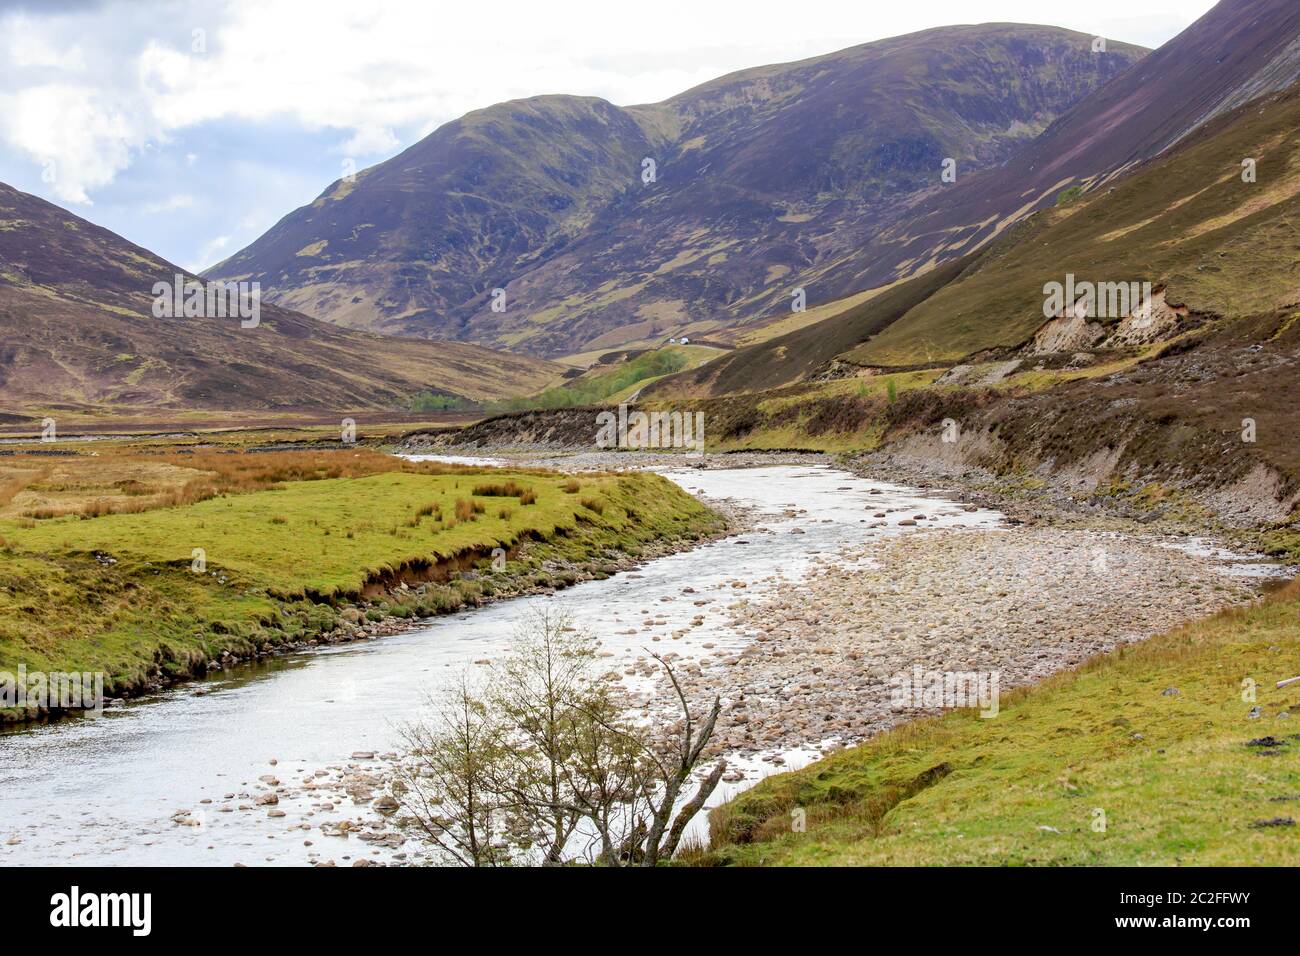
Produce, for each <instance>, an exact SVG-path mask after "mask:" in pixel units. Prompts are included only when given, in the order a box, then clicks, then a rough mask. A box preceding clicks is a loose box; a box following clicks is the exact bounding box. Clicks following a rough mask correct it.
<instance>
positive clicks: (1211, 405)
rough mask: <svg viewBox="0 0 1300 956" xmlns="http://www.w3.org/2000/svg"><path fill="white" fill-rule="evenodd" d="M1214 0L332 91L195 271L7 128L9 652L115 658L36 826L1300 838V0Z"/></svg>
mask: <svg viewBox="0 0 1300 956" xmlns="http://www.w3.org/2000/svg"><path fill="white" fill-rule="evenodd" d="M3 16H4V13H3V11H0V18H3ZM362 19H364V18H362ZM1186 19H1187V22H1185V23H1183V24H1182V27H1180V30H1179V31H1170V32H1169V33H1168V35H1167V36H1166V38H1165V39H1164V42H1162V43H1161V45H1159V46H1158V47H1157V48H1155V49H1147V48H1146V47H1144V46H1141V45H1138V44H1135V43H1126V42H1121V41H1120V40H1118V39H1113V38H1108V37H1105V36H1094V35H1092V34H1091V33H1087V32H1079V31H1076V30H1071V29H1064V28H1061V27H1056V26H1042V25H1032V24H1019V23H1002V22H990V23H982V24H975V25H949V26H939V27H933V28H927V29H921V30H918V31H915V32H911V33H907V34H904V35H901V36H895V37H889V38H885V39H875V40H872V41H871V42H867V43H859V44H857V45H854V46H848V47H845V48H843V49H839V50H838V51H835V52H830V53H821V54H819V55H815V56H805V57H803V58H801V59H792V60H790V61H789V62H781V63H772V64H769V65H762V66H752V67H749V68H746V69H742V70H740V71H737V72H731V73H726V74H725V75H719V74H720V73H722V70H717V71H715V72H713V73H710V74H708V75H709V76H713V77H715V78H713V79H706V80H705V81H704V82H698V79H699V76H697V75H696V73H693V72H690V71H687V70H682V71H680V74H679V73H677V72H673V73H670V74H669V75H670V76H671V77H673V78H678V77H679V75H680V76H683V77H693V79H691V80H689V81H683V82H681V83H680V84H678V85H676V86H674V87H672V88H673V89H678V90H683V89H684V92H679V93H676V94H674V95H671V96H667V97H666V98H662V99H659V100H657V101H655V102H650V103H644V104H639V105H637V104H633V105H617V103H616V102H614V101H613V100H612V99H610V98H606V97H605V96H603V95H602V96H596V95H577V94H569V93H564V92H554V91H552V92H542V94H541V95H530V96H526V97H523V98H511V99H505V100H503V101H501V102H496V103H495V105H487V106H481V107H480V108H475V109H472V110H469V111H468V112H463V113H462V112H461V109H463V108H461V109H458V110H457V112H456V114H455V115H456V117H457V118H453V119H450V120H446V118H445V117H444V116H441V114H438V116H439V117H441V118H440V119H438V121H437V122H435V121H434V120H435V117H434V116H423V117H421V118H420V122H419V123H418V124H414V125H406V126H401V127H398V126H394V127H393V128H394V129H399V128H400V129H401V130H402V131H403V134H404V138H402V139H400V140H399V138H398V137H396V136H394V135H393V133H392V132H391V131H390V129H389V125H388V124H387V121H385V122H379V123H376V124H369V125H365V126H364V128H363V127H362V126H355V127H352V126H348V125H347V124H342V120H340V121H339V122H340V123H341V124H342V125H339V126H337V127H335V126H334V125H332V121H327V120H324V119H319V118H318V119H313V120H312V121H311V122H309V123H306V124H305V126H304V129H306V130H307V131H308V132H309V133H311V134H312V135H316V134H320V129H321V128H322V127H323V128H326V129H329V130H331V131H333V132H337V131H338V130H341V129H344V128H345V127H346V128H348V129H351V130H352V135H353V139H352V140H350V141H349V144H348V145H335V146H332V147H330V149H331V150H334V151H331V152H329V154H328V155H329V162H328V163H327V164H325V165H324V166H323V167H321V168H325V169H327V170H332V169H334V167H335V162H334V161H335V159H336V158H342V160H343V164H342V168H344V169H345V170H347V171H346V172H345V174H344V175H343V176H342V177H341V178H338V179H336V180H335V181H333V182H330V183H329V184H328V185H327V186H326V187H325V188H324V189H323V191H321V192H320V193H319V195H318V196H317V198H316V199H315V200H314V201H312V202H310V203H307V204H306V205H300V206H298V207H297V208H293V207H294V206H295V205H296V204H298V203H300V202H301V201H302V197H303V195H309V194H304V193H302V192H301V191H299V192H298V193H296V194H295V193H293V192H292V191H291V190H289V188H288V187H287V186H286V187H285V196H290V195H296V196H297V198H295V199H293V200H292V201H289V200H287V199H286V200H285V201H284V203H283V204H282V208H280V209H278V210H277V211H276V216H279V217H280V218H278V219H274V218H273V217H272V218H266V219H264V220H260V221H259V223H260V224H259V225H258V226H257V230H258V231H260V232H261V234H260V235H259V236H257V237H256V238H255V239H253V241H251V242H250V243H248V244H247V245H245V246H244V248H242V249H241V248H238V244H236V243H233V242H230V238H229V236H225V237H222V239H223V241H222V242H219V243H216V244H212V245H210V246H208V247H205V248H211V249H221V250H222V251H221V253H220V254H221V255H222V256H225V258H224V259H223V260H222V261H220V262H217V263H215V264H212V265H211V266H209V267H207V268H205V269H203V270H202V272H199V271H189V270H186V269H183V268H181V267H179V266H176V265H174V264H173V263H172V262H171V261H169V259H168V258H164V257H163V256H162V255H159V254H156V253H154V252H152V251H150V250H148V249H145V248H143V247H142V246H139V245H136V244H135V243H134V242H132V241H131V240H129V239H127V238H125V236H124V235H119V234H117V233H115V232H113V231H110V230H109V229H107V228H104V227H102V226H99V225H96V224H94V223H93V222H92V221H91V219H90V218H84V217H82V216H80V215H77V214H75V213H73V212H70V211H68V210H66V209H64V208H62V207H61V206H60V205H56V204H55V203H54V202H51V201H49V200H48V199H46V198H42V197H41V196H37V195H35V194H33V193H29V192H25V191H23V190H21V189H18V188H14V187H11V186H8V185H4V184H0V340H2V341H0V691H4V690H5V688H6V686H7V685H6V684H5V683H4V680H5V677H6V675H13V674H16V673H22V674H24V675H27V674H39V675H41V679H42V680H44V676H45V675H47V674H48V675H67V674H74V675H90V676H93V677H94V678H95V679H96V680H97V681H98V682H99V684H98V687H99V689H100V691H102V694H101V696H100V698H99V699H98V704H99V705H100V706H99V707H98V708H97V709H96V710H95V712H91V713H86V712H85V711H86V710H87V709H86V708H82V707H80V706H74V705H64V706H61V705H60V704H59V703H58V702H57V701H54V702H51V701H49V700H47V699H38V700H36V701H25V702H17V703H15V702H14V701H13V700H11V699H9V698H7V697H4V696H0V778H3V779H5V780H7V781H11V784H10V785H8V786H7V787H6V788H5V791H4V792H0V810H2V811H3V812H0V866H14V867H17V866H26V865H32V864H38V863H45V862H49V861H58V862H72V863H76V864H79V865H86V866H128V867H135V866H145V865H164V866H184V867H189V866H201V865H202V866H224V867H236V866H237V867H241V868H242V867H246V866H254V865H270V866H304V865H306V866H360V867H366V866H375V865H382V866H395V867H396V866H446V865H448V864H451V863H460V864H464V865H474V866H498V865H500V866H505V865H523V866H529V867H533V866H544V867H551V866H580V865H601V866H634V865H647V866H664V865H667V866H685V867H708V868H727V867H740V866H873V867H874V866H911V867H919V866H927V867H930V866H933V867H958V866H970V867H977V866H978V867H989V866H1022V865H1026V866H1028V865H1032V866H1099V867H1100V866H1105V867H1134V868H1137V867H1175V866H1223V867H1248V866H1293V865H1295V864H1296V862H1297V861H1300V845H1298V844H1297V843H1296V835H1295V834H1296V830H1295V803H1296V801H1297V799H1300V797H1298V796H1297V794H1296V789H1297V787H1296V780H1297V779H1300V777H1298V776H1297V774H1298V773H1300V771H1297V768H1296V760H1297V759H1300V757H1297V751H1296V744H1297V740H1300V735H1297V734H1293V733H1291V732H1290V730H1291V727H1290V723H1291V722H1292V721H1293V716H1294V715H1295V713H1296V712H1297V708H1300V698H1298V697H1297V694H1298V693H1300V691H1298V690H1297V688H1300V684H1298V683H1296V681H1297V680H1300V678H1297V677H1296V675H1297V673H1300V665H1297V664H1296V661H1297V660H1300V582H1298V579H1297V574H1298V573H1300V441H1298V440H1297V436H1300V133H1298V132H1297V131H1300V5H1297V4H1296V3H1295V2H1294V0H1221V2H1219V3H1217V4H1215V5H1214V6H1213V7H1212V8H1211V9H1209V11H1208V12H1206V13H1205V14H1204V15H1203V16H1201V17H1200V18H1199V19H1196V20H1195V21H1192V18H1191V17H1190V16H1188V17H1187V18H1186ZM351 28H353V29H356V30H357V31H358V32H364V30H365V29H367V27H366V25H365V24H364V23H362V22H360V21H358V22H357V23H355V24H352V26H351ZM322 29H323V28H322ZM819 42H821V41H819ZM844 42H849V41H844ZM828 48H829V47H827V46H824V45H823V46H820V47H818V49H822V50H825V49H828ZM809 49H812V48H811V47H810V48H809ZM516 55H518V54H516ZM691 55H695V54H691ZM682 56H683V57H686V54H685V53H683V54H682ZM800 56H802V54H800ZM598 59H599V63H600V64H601V65H600V66H599V69H614V67H613V66H610V65H609V64H613V63H618V64H621V65H619V66H618V69H621V70H633V68H632V67H630V66H627V65H626V64H622V61H621V60H620V57H619V55H617V54H614V53H609V55H608V56H607V57H602V58H598ZM651 59H653V58H651ZM606 60H608V63H607V62H606ZM583 62H584V63H585V64H586V66H584V69H586V68H587V67H591V68H592V69H597V68H596V67H594V66H592V65H591V64H594V63H596V62H597V61H596V60H592V61H590V62H587V61H583ZM628 62H630V63H634V64H635V63H638V62H640V61H637V60H636V59H635V58H631V59H629V61H628ZM647 62H650V60H647ZM655 62H657V61H655ZM683 62H686V60H685V59H684V60H683ZM710 62H711V61H710ZM755 62H758V61H755ZM408 66H409V65H408ZM674 68H675V67H674ZM322 69H323V70H324V71H325V72H328V70H325V68H324V67H323V68H322ZM646 69H649V67H646ZM633 72H635V70H633ZM183 74H184V71H183V70H177V71H175V73H174V74H169V75H170V76H171V78H172V81H174V82H179V80H178V79H177V77H181V76H182V75H183ZM416 75H418V71H417V72H416V73H412V74H411V76H416ZM572 75H577V76H582V75H585V74H583V73H582V72H581V71H579V72H578V73H577V74H572V73H570V74H566V73H564V72H563V71H560V70H556V72H555V74H554V79H552V78H551V74H550V73H549V72H548V73H547V74H546V76H547V85H546V86H544V87H537V76H535V75H534V76H528V77H526V79H525V80H523V81H521V82H524V83H525V85H527V88H528V89H530V90H533V91H534V92H537V91H538V90H548V89H550V86H549V84H550V83H551V82H555V83H557V84H558V83H560V82H561V81H562V80H563V79H565V78H566V77H568V76H572ZM409 80H410V77H409V76H407V75H406V74H405V73H403V71H402V70H398V69H395V70H394V72H393V74H392V76H390V77H387V81H386V82H388V83H391V86H392V90H393V96H394V97H395V98H400V97H399V93H398V91H401V90H406V89H408V85H409ZM352 82H356V83H361V81H360V80H359V79H358V78H356V77H351V78H349V79H348V81H347V82H346V83H342V84H341V86H340V89H343V88H348V87H349V84H350V83H352ZM690 84H694V85H690ZM661 85H662V84H661ZM687 87H689V88H687ZM358 88H359V87H358ZM488 88H492V89H495V87H490V85H485V87H484V89H488ZM508 88H509V89H514V87H508ZM577 88H579V89H582V88H583V87H582V86H581V85H579V87H577ZM631 88H636V87H631ZM665 88H666V87H665ZM476 89H477V88H476ZM336 92H337V91H336ZM371 93H372V96H374V98H375V102H374V103H373V104H371V105H370V106H369V107H368V110H369V111H372V112H373V115H375V116H382V115H387V114H386V113H385V110H387V109H389V108H390V107H392V104H391V103H390V102H389V101H388V100H387V99H386V95H379V92H378V91H377V89H372V90H371ZM303 95H304V96H305V95H306V91H305V90H304V91H303ZM478 95H479V94H478V93H477V92H476V93H475V96H478ZM509 95H510V96H514V93H510V94H509ZM659 95H662V91H661V93H660V94H659ZM344 99H346V98H344ZM615 99H617V98H615ZM340 101H341V102H342V99H341V100H340ZM455 102H457V103H459V102H460V101H459V100H456V101H455ZM483 102H486V103H492V102H493V100H491V99H486V100H483ZM444 108H445V107H444V106H442V105H440V106H439V109H444ZM367 115H370V113H368V114H367ZM231 122H232V123H234V121H233V120H231ZM241 122H242V120H241ZM262 122H264V121H263V120H259V121H258V124H260V123H262ZM265 122H268V123H269V121H265ZM275 122H276V123H278V122H279V120H276V121H275ZM258 124H254V125H255V126H256V127H257V128H258V129H262V127H261V126H260V125H258ZM2 127H3V124H0V138H3V135H4V129H3V128H2ZM413 130H418V133H413V132H412V131H413ZM263 132H265V130H263ZM299 132H302V131H299ZM333 132H330V134H329V135H331V136H332V135H333ZM303 135H306V133H304V134H303ZM321 135H324V134H321ZM389 140H391V141H392V142H391V144H390V145H388V146H387V147H382V148H381V147H378V146H377V147H375V149H376V150H377V152H374V153H364V155H371V156H382V157H383V158H381V159H379V160H378V161H375V162H373V163H372V164H371V165H369V166H365V164H362V167H363V168H355V167H356V166H357V164H356V163H355V162H354V159H353V157H352V156H351V154H350V152H348V150H350V149H351V147H352V146H355V145H357V144H358V143H363V142H365V141H371V142H374V143H380V144H382V143H387V142H388V141H389ZM277 142H278V141H277ZM286 142H288V140H286ZM157 146H158V148H159V149H164V147H167V146H168V143H167V142H166V137H160V138H159V139H158V143H157ZM150 148H151V149H152V148H154V147H153V145H152V144H151V146H150ZM268 148H269V149H271V151H272V152H274V150H275V149H284V150H285V154H284V155H285V156H287V155H288V151H289V149H290V147H287V146H282V145H275V146H272V147H268ZM142 150H143V148H142ZM338 150H343V152H341V153H338V155H337V156H336V151H338ZM164 151H165V150H164ZM193 155H194V156H195V157H196V158H195V160H194V161H195V162H197V161H198V154H197V153H196V154H193ZM172 161H173V162H175V157H173V158H172ZM277 161H280V162H285V163H288V160H287V159H285V158H284V156H281V157H280V158H279V160H277ZM128 165H129V164H128ZM195 175H196V176H197V174H195ZM312 175H313V176H315V175H316V173H313V174H312ZM330 175H331V176H333V175H334V173H332V172H331V173H330ZM5 178H8V176H7V175H6V176H5ZM195 181H196V182H197V179H196V180H195ZM323 181H325V178H324V177H319V178H314V179H310V182H311V183H312V184H313V185H312V187H311V188H312V192H313V193H314V192H315V190H317V189H319V188H320V187H319V183H320V182H323ZM287 182H288V180H287V179H286V183H287ZM155 198H156V197H155ZM74 205H78V204H76V203H74ZM87 205H88V204H87ZM81 211H82V212H84V213H86V214H87V216H90V215H91V210H90V209H89V208H83V209H82V210H81ZM96 214H97V213H96ZM248 221H249V222H252V221H253V220H252V219H250V220H248ZM272 221H274V225H272V226H270V228H269V229H268V228H266V227H265V224H266V223H267V222H272ZM246 241H247V238H244V239H241V240H240V242H241V243H243V242H246ZM227 243H229V244H227ZM232 250H237V251H233V252H232ZM212 257H213V258H215V257H216V253H213V254H212ZM185 261H189V260H185ZM157 290H161V292H159V291H157ZM196 290H204V292H205V294H204V295H199V294H198V292H197V291H196ZM227 294H229V295H231V296H233V297H234V298H233V299H232V301H231V302H228V303H227V302H225V301H224V300H223V299H222V296H224V295H227ZM160 296H161V297H162V298H161V299H160ZM214 302H220V303H221V304H222V306H223V307H222V308H220V309H210V308H209V303H214ZM530 654H531V655H532V657H529V656H528V655H530ZM11 683H12V682H11ZM51 686H52V685H51ZM13 781H20V782H21V784H20V785H18V786H14V785H13V783H12V782H13ZM485 808H486V809H485ZM611 832H614V833H616V837H611V835H610V834H611ZM1131 888H1133V887H1130V889H1131Z"/></svg>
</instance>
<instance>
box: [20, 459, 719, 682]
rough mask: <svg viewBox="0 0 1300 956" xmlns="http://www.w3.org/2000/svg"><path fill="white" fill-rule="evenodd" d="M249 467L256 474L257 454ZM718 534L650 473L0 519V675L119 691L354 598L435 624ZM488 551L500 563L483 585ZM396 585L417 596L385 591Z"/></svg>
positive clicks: (241, 497)
mask: <svg viewBox="0 0 1300 956" xmlns="http://www.w3.org/2000/svg"><path fill="white" fill-rule="evenodd" d="M255 457H256V458H257V459H258V461H257V462H256V464H257V465H258V466H262V465H263V459H270V458H272V457H273V456H270V455H261V456H255ZM132 464H133V465H134V466H135V467H136V468H137V469H141V468H142V467H143V466H142V465H140V464H139V463H134V462H133V463H132ZM717 526H718V519H717V518H716V516H715V515H713V514H712V512H710V511H708V510H707V509H706V508H704V507H703V506H702V505H700V504H699V503H697V502H696V501H695V500H694V499H693V498H691V497H690V496H689V495H687V494H686V493H685V492H683V491H681V490H680V489H679V488H677V486H675V485H673V484H672V483H670V482H668V481H667V480H666V479H663V478H660V477H658V476H656V475H651V474H630V475H582V476H581V477H580V478H576V479H572V478H568V477H566V476H562V475H556V474H549V473H541V472H509V471H495V470H490V469H489V470H485V471H483V472H480V473H474V472H454V473H449V474H423V473H412V472H407V471H396V472H386V473H380V474H370V475H364V476H361V477H348V478H331V479H323V480H298V481H283V482H280V483H278V484H275V485H273V486H271V487H270V488H267V489H265V490H254V491H249V492H246V493H242V494H222V495H218V496H215V497H210V498H207V499H206V500H201V501H197V502H195V503H190V504H183V505H179V506H175V507H155V508H150V509H149V510H143V511H140V512H138V513H116V514H113V513H110V514H103V515H99V516H92V517H86V516H81V515H76V514H70V515H67V516H63V517H54V518H50V519H46V520H33V519H31V518H27V517H14V518H9V519H7V520H0V545H2V550H0V670H6V669H7V670H12V669H14V668H15V667H16V666H17V665H19V664H26V665H27V666H28V667H29V668H31V669H41V670H47V671H55V670H69V671H70V670H93V671H105V672H106V673H107V675H108V683H109V685H110V686H111V687H112V688H114V689H115V690H116V691H118V692H130V691H131V690H132V689H135V688H138V687H140V686H141V685H143V684H145V683H146V682H147V681H149V680H150V679H151V678H156V677H158V676H159V675H161V676H162V677H165V678H167V677H178V676H185V675H187V674H188V673H190V672H192V671H193V670H194V669H195V667H196V666H198V665H200V664H201V663H202V662H203V661H207V660H210V659H213V658H215V657H218V656H219V655H220V653H221V652H222V651H223V650H230V651H231V652H232V653H236V654H239V655H247V654H248V653H249V652H251V651H253V650H256V649H258V648H261V647H263V646H264V645H266V644H270V645H272V646H275V645H278V644H281V643H283V642H285V641H290V640H300V639H303V638H309V637H312V636H314V635H317V634H320V633H322V632H326V631H329V630H330V629H332V628H334V627H335V626H337V624H338V622H339V617H340V614H341V613H343V611H344V609H345V606H346V605H349V604H352V603H355V602H360V603H361V605H362V608H361V610H363V611H364V612H365V613H366V616H367V617H369V618H371V619H376V618H378V617H380V616H389V615H395V616H399V617H413V616H423V615H427V614H434V613H438V612H440V611H445V610H449V609H453V608H455V607H459V606H461V605H462V604H464V603H467V602H470V603H472V602H474V601H477V600H479V599H481V598H482V597H484V596H488V595H491V594H493V593H500V592H503V591H506V592H508V591H509V590H510V588H513V587H516V586H519V585H520V584H521V583H522V584H525V585H526V584H529V583H532V584H536V585H539V586H552V585H557V584H563V583H566V582H565V581H563V580H555V579H554V578H553V577H552V576H551V575H550V574H549V573H548V572H547V571H545V570H544V569H543V568H542V565H543V562H544V561H546V560H547V559H548V558H561V559H565V560H567V561H570V562H575V563H583V564H588V565H591V566H592V567H593V568H595V569H596V570H599V568H600V567H601V566H602V565H606V564H608V561H609V556H610V555H611V554H612V553H613V552H617V551H622V552H632V553H635V552H636V551H638V550H639V549H640V548H641V547H643V546H644V545H646V544H648V543H650V542H653V541H658V540H666V539H675V538H683V537H696V536H699V535H701V534H703V533H706V532H708V531H711V530H713V529H715V528H716V527H717ZM520 545H523V547H520ZM495 548H503V549H506V550H507V552H509V555H510V560H509V561H508V562H507V564H506V567H505V569H504V572H503V573H500V574H488V573H483V572H484V570H485V569H487V568H489V567H490V560H491V553H492V551H493V549H495ZM195 549H201V550H200V551H199V552H198V556H199V557H201V558H202V560H203V565H202V567H201V570H200V571H198V572H196V570H195V567H196V566H195V564H194V561H195V558H196V550H195ZM463 571H469V572H471V573H470V574H466V575H462V572H463ZM399 581H402V582H407V583H410V584H411V586H412V587H414V586H416V585H417V584H420V583H427V584H428V585H429V586H428V587H427V588H425V589H424V593H419V594H417V593H416V592H415V591H413V590H412V591H399V592H393V591H392V586H395V585H396V584H398V582H399ZM398 594H400V597H399V596H397V595H398ZM352 613H353V614H354V615H355V613H356V612H352Z"/></svg>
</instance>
